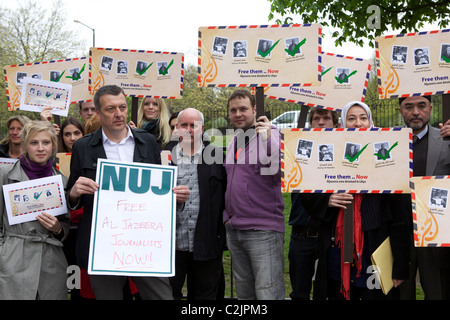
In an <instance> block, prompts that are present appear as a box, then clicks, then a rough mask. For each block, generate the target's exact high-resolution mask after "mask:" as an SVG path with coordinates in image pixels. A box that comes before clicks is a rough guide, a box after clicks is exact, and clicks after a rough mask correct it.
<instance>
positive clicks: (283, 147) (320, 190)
mask: <svg viewBox="0 0 450 320" xmlns="http://www.w3.org/2000/svg"><path fill="white" fill-rule="evenodd" d="M402 129H403V128H401V127H395V128H294V129H290V130H291V131H381V132H386V131H401V130H402ZM409 140H410V142H409V177H410V178H411V177H412V176H413V171H412V170H413V154H412V153H413V145H412V133H410V135H409ZM281 153H282V156H281V158H282V159H285V156H284V154H285V143H284V134H283V133H281ZM281 179H282V180H284V161H282V162H281ZM292 193H361V194H363V193H371V194H404V192H403V190H382V189H379V190H359V191H358V190H348V189H338V190H335V189H330V190H323V189H317V190H312V189H299V190H293V191H292Z"/></svg>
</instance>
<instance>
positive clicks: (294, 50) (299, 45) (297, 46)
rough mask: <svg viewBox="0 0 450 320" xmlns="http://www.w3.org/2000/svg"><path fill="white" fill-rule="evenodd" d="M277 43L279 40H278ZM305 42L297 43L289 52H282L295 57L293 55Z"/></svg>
mask: <svg viewBox="0 0 450 320" xmlns="http://www.w3.org/2000/svg"><path fill="white" fill-rule="evenodd" d="M278 41H279V40H278ZM305 42H306V38H305V39H303V40H302V41H300V42H299V43H297V45H296V46H295V47H294V49H293V50H292V51H291V50H289V49H284V51H286V52H287V53H288V54H289V55H291V56H295V54H296V53H297V51H298V49H300V47H301V46H302V45H304V44H305Z"/></svg>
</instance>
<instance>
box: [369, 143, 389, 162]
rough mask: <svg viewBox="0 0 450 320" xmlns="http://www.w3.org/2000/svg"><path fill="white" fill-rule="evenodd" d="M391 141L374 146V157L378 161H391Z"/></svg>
mask: <svg viewBox="0 0 450 320" xmlns="http://www.w3.org/2000/svg"><path fill="white" fill-rule="evenodd" d="M389 148H390V145H389V141H383V142H377V143H374V144H373V149H374V151H375V152H374V155H375V157H376V160H377V161H379V160H382V161H384V160H389V159H391V155H390V153H389Z"/></svg>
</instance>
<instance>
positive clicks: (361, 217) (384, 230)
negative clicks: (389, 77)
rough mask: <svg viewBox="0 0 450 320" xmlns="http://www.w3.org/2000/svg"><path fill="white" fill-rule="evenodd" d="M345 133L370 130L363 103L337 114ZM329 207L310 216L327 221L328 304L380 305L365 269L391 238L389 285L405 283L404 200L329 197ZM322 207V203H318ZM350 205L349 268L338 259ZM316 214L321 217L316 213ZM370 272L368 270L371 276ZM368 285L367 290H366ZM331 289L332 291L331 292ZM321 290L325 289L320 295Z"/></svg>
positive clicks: (407, 236) (399, 197) (373, 196)
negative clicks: (359, 301)
mask: <svg viewBox="0 0 450 320" xmlns="http://www.w3.org/2000/svg"><path fill="white" fill-rule="evenodd" d="M341 124H342V127H344V128H354V129H358V128H371V127H372V126H373V122H372V115H371V112H370V108H369V107H368V106H367V105H366V104H365V103H362V102H359V101H352V102H350V103H348V104H347V105H345V106H344V108H343V110H342V113H341ZM328 199H329V200H328V203H327V204H326V205H325V204H324V205H322V207H321V208H319V207H317V208H316V209H317V210H316V211H317V212H315V214H318V215H322V216H328V217H329V218H328V219H329V221H330V222H331V223H330V225H329V229H328V231H327V232H329V233H330V234H329V236H328V238H327V236H325V239H330V240H328V241H329V242H325V243H324V245H325V247H324V249H325V250H326V255H325V256H326V258H325V259H326V262H325V264H326V269H327V271H326V276H325V278H326V279H323V278H324V277H323V276H322V279H320V280H319V279H317V280H319V281H326V282H327V283H328V284H327V285H326V286H323V285H322V284H321V285H320V287H321V288H328V292H327V294H326V295H327V296H328V298H330V299H365V300H375V299H385V298H386V296H385V295H384V294H383V293H382V292H381V290H380V289H379V286H375V284H374V283H373V281H372V280H370V279H371V278H370V277H371V276H373V274H372V272H371V270H370V269H369V267H370V266H371V265H372V263H371V261H370V256H371V255H372V253H373V252H374V251H375V249H377V248H378V246H379V245H380V244H381V243H382V242H383V241H384V240H385V239H386V238H387V237H390V243H391V248H392V253H393V257H394V264H393V268H392V279H393V282H394V287H398V286H399V285H401V283H402V282H403V281H404V280H406V279H408V277H409V247H410V231H411V230H410V229H409V214H411V213H410V212H408V210H407V206H406V202H407V201H409V200H408V199H409V198H408V197H407V195H397V194H372V193H365V194H350V193H334V194H332V195H330V196H329V198H328ZM322 202H323V201H322ZM349 204H353V263H352V264H350V263H344V262H343V255H342V248H343V246H342V244H343V236H344V232H343V223H344V209H345V208H346V206H347V205H349ZM319 211H322V213H321V212H319ZM372 271H373V270H372ZM369 284H371V285H370V286H369ZM330 288H333V290H330ZM325 290H326V289H325ZM396 294H398V292H397V290H395V289H394V290H391V295H390V296H388V298H397V296H395V295H396Z"/></svg>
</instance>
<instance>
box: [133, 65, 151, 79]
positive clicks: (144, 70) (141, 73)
mask: <svg viewBox="0 0 450 320" xmlns="http://www.w3.org/2000/svg"><path fill="white" fill-rule="evenodd" d="M152 64H153V62H152V63H150V64H149V65H148V66H147V68H145V69H143V70H140V71H139V70H136V72H137V73H139V75H140V76H142V75H143V74H144V73H146V72H147V70H148V69H149V68H150V67H151V66H152Z"/></svg>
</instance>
